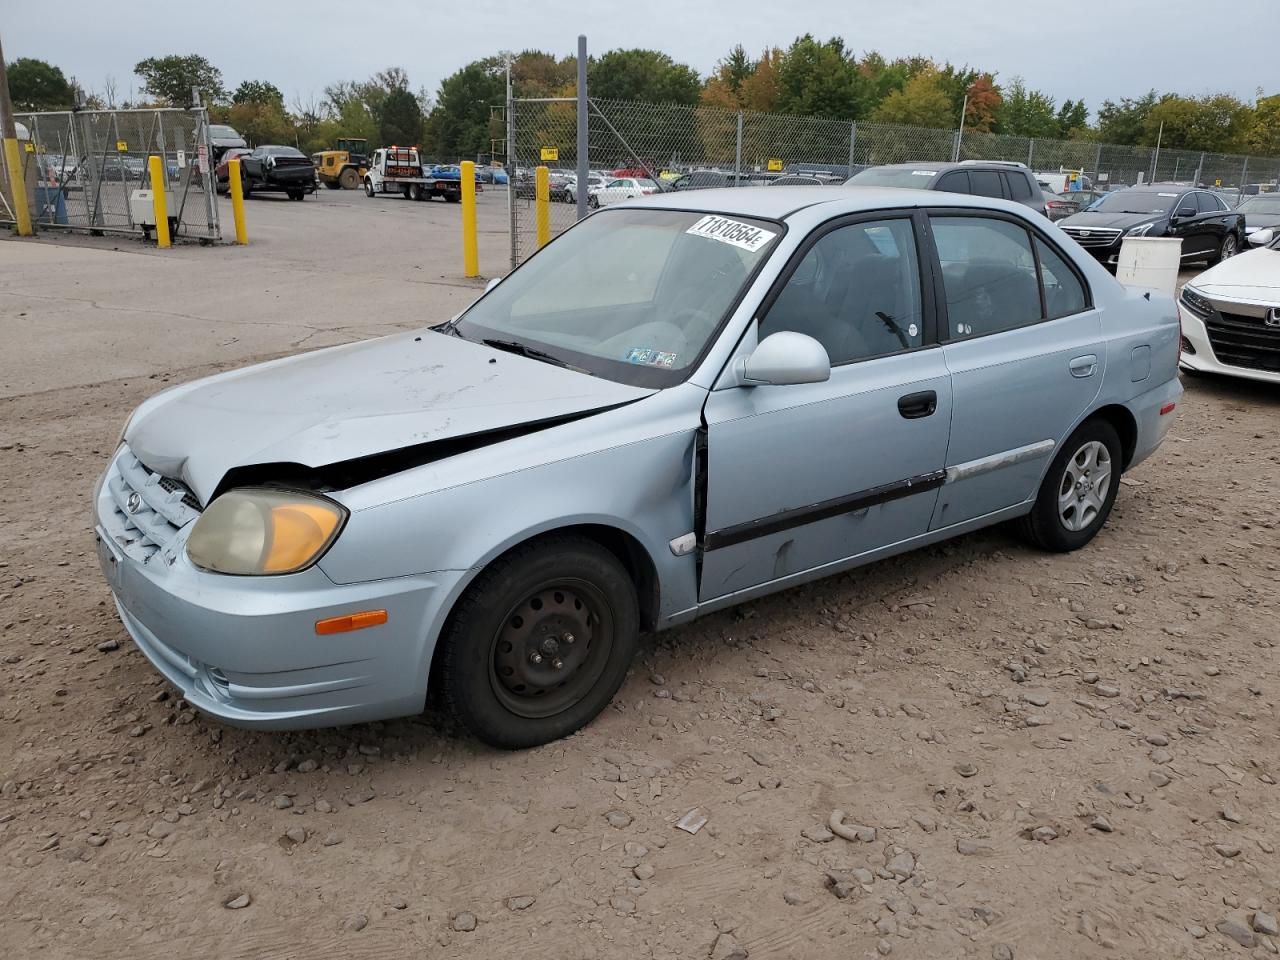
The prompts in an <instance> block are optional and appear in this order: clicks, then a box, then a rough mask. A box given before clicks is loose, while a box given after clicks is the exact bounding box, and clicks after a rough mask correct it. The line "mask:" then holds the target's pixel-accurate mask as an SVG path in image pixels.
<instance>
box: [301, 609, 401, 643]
mask: <svg viewBox="0 0 1280 960" xmlns="http://www.w3.org/2000/svg"><path fill="white" fill-rule="evenodd" d="M386 622H387V611H385V610H361V611H360V612H359V613H349V614H347V615H346V616H345V617H330V618H329V619H328V620H317V621H316V633H318V634H320V636H322V637H323V636H326V635H327V634H330V633H350V632H351V631H352V630H363V629H364V628H365V627H377V626H381V625H382V624H384V623H386Z"/></svg>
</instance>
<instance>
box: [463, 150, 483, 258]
mask: <svg viewBox="0 0 1280 960" xmlns="http://www.w3.org/2000/svg"><path fill="white" fill-rule="evenodd" d="M476 233H477V227H476V165H475V164H474V163H473V162H472V161H470V160H463V161H462V272H463V273H464V274H465V275H466V276H468V277H478V276H480V248H479V245H478V240H477V236H476Z"/></svg>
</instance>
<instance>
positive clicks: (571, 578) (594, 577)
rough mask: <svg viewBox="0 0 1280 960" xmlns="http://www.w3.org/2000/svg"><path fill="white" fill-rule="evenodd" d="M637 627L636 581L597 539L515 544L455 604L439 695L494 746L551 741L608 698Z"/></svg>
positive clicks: (445, 642)
mask: <svg viewBox="0 0 1280 960" xmlns="http://www.w3.org/2000/svg"><path fill="white" fill-rule="evenodd" d="M639 629H640V616H639V605H638V603H637V600H636V590H635V586H634V584H632V582H631V578H630V577H629V576H628V574H627V571H626V570H625V569H624V568H623V566H622V564H621V563H619V562H618V558H617V557H615V556H614V555H613V554H612V553H610V552H609V551H608V550H606V549H605V548H604V547H602V546H601V545H600V544H598V543H596V542H594V541H592V540H587V539H583V538H580V537H572V536H562V537H554V538H549V539H546V540H541V541H537V542H534V543H530V544H526V545H524V546H522V547H517V548H516V549H515V550H513V551H512V552H510V553H509V554H507V555H506V556H503V557H501V558H499V559H498V560H496V561H495V562H494V563H493V564H492V565H491V566H490V567H489V568H488V569H487V570H485V571H484V573H482V574H481V575H480V577H479V578H478V579H477V580H476V582H475V583H474V584H472V586H471V588H470V589H469V590H468V591H467V592H466V594H465V595H464V596H463V597H462V599H461V600H459V601H458V605H457V607H455V608H454V611H453V614H452V615H451V617H450V620H449V625H448V627H447V628H446V630H445V633H444V635H443V636H442V637H441V638H440V643H441V644H442V647H441V651H442V659H441V667H440V674H439V675H440V679H441V682H442V685H443V687H444V694H445V697H446V699H447V700H448V703H449V706H450V709H451V710H452V711H453V713H454V715H455V716H457V717H458V719H459V720H461V721H462V722H463V723H464V724H465V725H466V726H467V728H468V729H469V730H471V732H472V733H473V734H475V736H476V737H478V738H479V739H480V740H483V741H484V742H485V743H487V744H490V745H491V746H495V747H501V748H503V749H508V750H514V749H521V748H525V747H534V746H538V745H539V744H543V743H549V742H550V741H552V740H557V739H559V738H560V737H566V736H568V735H569V734H571V733H573V732H574V731H576V730H578V729H580V728H582V727H583V726H585V725H586V724H587V723H589V722H590V721H591V719H592V718H594V717H595V716H596V715H597V714H598V713H599V712H600V711H601V710H603V709H604V708H605V707H606V706H607V705H608V704H609V701H610V700H611V699H612V698H613V695H614V694H615V693H616V692H617V690H618V688H619V687H620V686H621V685H622V681H623V680H624V679H625V678H626V674H627V669H628V667H629V666H630V664H631V661H632V658H633V657H634V656H635V651H636V643H637V638H638V635H639Z"/></svg>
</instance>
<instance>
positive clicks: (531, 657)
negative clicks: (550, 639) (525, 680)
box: [529, 650, 542, 664]
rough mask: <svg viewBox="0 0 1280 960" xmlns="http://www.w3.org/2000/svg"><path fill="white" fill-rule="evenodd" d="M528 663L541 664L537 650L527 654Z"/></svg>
mask: <svg viewBox="0 0 1280 960" xmlns="http://www.w3.org/2000/svg"><path fill="white" fill-rule="evenodd" d="M529 662H530V663H533V664H539V663H541V662H542V654H540V653H539V652H538V651H537V650H535V651H533V653H531V654H529Z"/></svg>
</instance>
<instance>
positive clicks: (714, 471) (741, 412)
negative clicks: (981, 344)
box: [699, 213, 952, 602]
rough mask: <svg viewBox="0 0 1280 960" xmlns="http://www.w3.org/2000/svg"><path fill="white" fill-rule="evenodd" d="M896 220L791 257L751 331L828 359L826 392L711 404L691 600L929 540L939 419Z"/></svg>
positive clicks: (735, 395)
mask: <svg viewBox="0 0 1280 960" xmlns="http://www.w3.org/2000/svg"><path fill="white" fill-rule="evenodd" d="M922 260H923V257H922V256H921V248H920V246H919V244H918V241H917V232H916V224H915V222H913V219H912V216H911V215H910V214H907V213H904V214H902V215H901V216H886V215H884V214H880V215H877V216H876V217H874V218H866V217H864V218H860V219H848V220H844V221H839V222H837V223H834V224H832V225H830V226H829V227H828V228H827V229H826V230H825V231H824V232H822V233H820V234H817V235H816V237H815V239H812V240H810V241H809V243H808V244H807V246H806V247H805V248H802V249H801V251H799V252H798V253H797V254H796V256H795V257H794V258H793V260H792V263H791V264H790V265H789V266H788V269H787V271H784V274H783V279H782V280H781V281H780V285H779V286H778V287H777V288H776V289H775V291H774V293H773V294H771V295H770V297H769V298H767V299H766V301H765V305H764V308H763V311H762V314H763V315H762V318H761V319H760V320H759V321H758V322H759V329H758V336H759V338H760V339H761V340H763V339H764V338H765V337H767V336H769V335H770V334H773V333H777V332H780V331H783V330H793V331H797V332H799V333H803V334H806V335H808V336H811V337H813V338H814V339H816V340H818V342H820V343H821V344H822V345H823V346H824V347H825V348H826V350H827V354H828V356H829V357H830V359H831V364H832V370H831V379H830V380H829V381H827V382H825V383H816V384H800V385H790V386H757V387H730V388H728V389H721V390H716V391H713V392H712V393H711V394H710V395H709V397H708V399H707V404H706V408H705V411H704V416H705V419H706V423H707V475H708V480H707V491H706V507H705V533H704V541H703V563H702V579H701V583H700V586H699V599H700V600H702V601H704V602H705V601H709V600H714V599H716V598H718V597H723V596H726V595H729V594H733V593H737V592H739V591H744V590H749V589H751V588H753V587H757V586H760V585H762V584H767V583H771V582H775V581H784V580H786V579H787V578H788V577H792V576H794V575H797V574H802V573H804V572H806V571H810V570H814V569H816V568H821V567H823V566H825V565H829V564H836V563H839V562H840V561H843V560H845V559H847V558H850V557H855V556H858V555H860V554H865V553H868V552H871V551H874V550H876V549H878V548H880V547H885V546H889V545H892V544H896V543H899V542H901V541H904V540H909V539H911V538H912V537H916V536H919V535H921V534H924V533H926V532H927V531H928V529H929V518H930V516H931V515H932V513H933V507H934V503H935V501H936V499H937V495H938V488H939V486H940V485H941V482H942V476H943V474H942V467H943V463H944V460H945V456H946V449H947V438H948V434H949V430H950V421H951V403H952V400H951V377H950V374H949V373H948V371H947V369H946V364H945V362H944V360H943V357H942V351H941V349H939V348H938V347H937V346H935V345H934V344H935V337H934V331H933V312H934V311H933V298H932V288H931V286H926V285H922V284H921V270H920V264H921V262H922Z"/></svg>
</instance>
